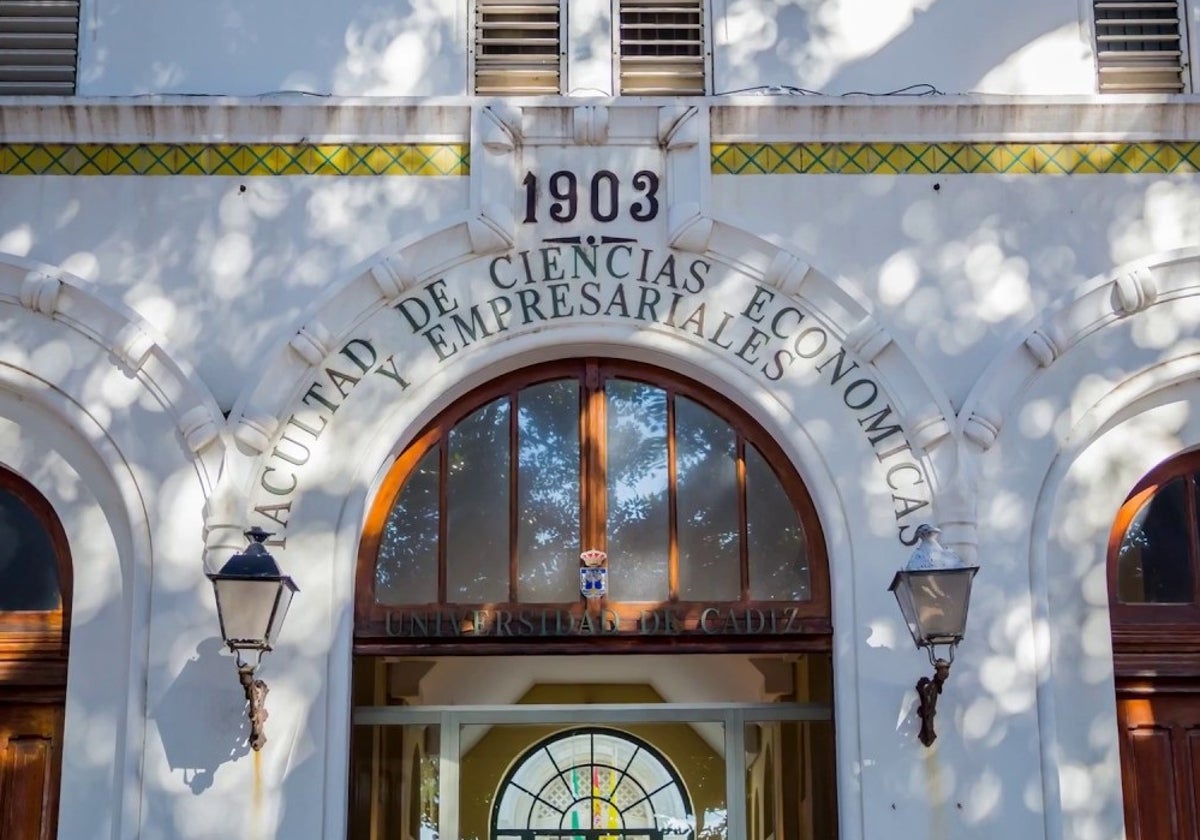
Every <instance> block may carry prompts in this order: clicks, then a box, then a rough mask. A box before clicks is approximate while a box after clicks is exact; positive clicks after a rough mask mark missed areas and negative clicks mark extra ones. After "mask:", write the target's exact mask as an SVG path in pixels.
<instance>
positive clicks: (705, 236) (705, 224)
mask: <svg viewBox="0 0 1200 840" xmlns="http://www.w3.org/2000/svg"><path fill="white" fill-rule="evenodd" d="M667 229H668V231H669V232H668V234H667V241H669V242H670V243H671V247H672V248H678V249H679V250H680V251H690V252H691V253H693V254H703V253H704V252H705V251H707V250H708V240H709V239H711V238H712V232H713V220H712V219H711V218H709V217H708V216H705V215H704V214H702V213H701V212H700V205H699V204H675V205H672V206H671V209H670V210H669V211H668V213H667Z"/></svg>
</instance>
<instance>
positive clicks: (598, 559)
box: [579, 548, 608, 568]
mask: <svg viewBox="0 0 1200 840" xmlns="http://www.w3.org/2000/svg"><path fill="white" fill-rule="evenodd" d="M607 558H608V555H607V554H605V553H604V552H603V551H600V550H599V549H596V548H589V549H588V550H587V551H585V552H583V553H581V554H580V555H579V559H580V560H582V561H583V565H585V566H587V567H589V568H595V567H596V566H599V565H600V564H601V563H603V562H604V561H605V560H606V559H607Z"/></svg>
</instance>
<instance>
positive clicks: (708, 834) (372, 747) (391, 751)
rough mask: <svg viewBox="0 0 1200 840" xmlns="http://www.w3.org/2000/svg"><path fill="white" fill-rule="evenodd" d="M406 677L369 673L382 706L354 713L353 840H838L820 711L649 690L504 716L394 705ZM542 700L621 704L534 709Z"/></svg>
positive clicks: (579, 688)
mask: <svg viewBox="0 0 1200 840" xmlns="http://www.w3.org/2000/svg"><path fill="white" fill-rule="evenodd" d="M583 661H585V660H584V659H583V658H580V662H581V663H582V662H583ZM412 665H413V663H412V662H409V663H408V666H409V667H405V668H401V669H399V670H391V671H389V669H388V666H387V665H377V666H376V671H377V672H378V673H380V674H384V675H385V676H384V679H385V681H386V689H387V691H388V692H391V695H390V696H391V698H392V700H390V701H388V702H390V703H391V704H384V703H382V702H381V700H382V698H383V696H384V694H383V693H380V692H376V693H375V694H374V696H371V695H369V694H367V693H365V692H363V693H360V696H359V698H358V705H356V707H355V710H354V715H353V723H354V744H353V758H352V780H351V788H352V792H351V797H352V814H351V819H350V837H351V838H354V840H359V838H362V840H385V838H386V840H441V838H447V839H448V838H455V840H489V838H494V840H672V838H680V839H681V840H718V838H720V840H782V838H785V837H786V838H788V840H806V838H816V837H820V838H832V837H835V836H836V819H835V816H834V811H835V803H834V792H833V791H834V783H833V755H832V743H833V737H832V709H831V707H830V705H829V703H828V702H808V701H806V700H805V699H803V698H801V699H796V696H795V693H793V695H792V696H791V697H786V698H781V699H780V700H779V701H776V702H763V703H731V702H705V703H679V702H667V701H665V700H664V699H663V698H662V697H661V696H659V695H658V694H657V692H656V691H655V690H654V689H653V688H652V687H650V686H646V685H635V684H620V683H608V684H580V683H563V684H557V685H537V686H534V687H532V688H531V689H530V690H528V691H526V692H524V694H523V695H522V696H521V697H520V699H519V700H518V702H515V703H509V704H504V705H477V704H472V705H444V704H443V705H432V704H429V705H421V704H420V699H419V697H417V696H416V695H408V696H407V699H405V700H404V701H403V703H402V704H398V703H395V702H394V698H395V697H396V696H397V695H396V692H404V691H416V687H415V686H410V687H408V688H406V687H405V686H404V685H403V684H404V683H405V681H406V680H409V679H410V678H412V677H413V676H414V673H417V674H419V673H420V672H421V667H429V666H420V665H418V666H417V667H416V670H415V672H414V670H413V668H412V667H411V666H412ZM581 667H582V665H581ZM480 676H482V673H480ZM563 676H566V674H564V675H563ZM419 681H420V680H419V678H418V679H417V682H419ZM462 688H464V689H465V686H463V687H462ZM474 691H475V692H476V693H477V694H485V695H486V693H487V688H486V686H482V687H476V688H475V689H474ZM802 693H803V692H801V694H802ZM554 697H594V698H598V699H606V700H607V699H612V698H618V699H620V700H628V701H629V702H571V703H551V702H540V701H544V700H546V699H551V698H554Z"/></svg>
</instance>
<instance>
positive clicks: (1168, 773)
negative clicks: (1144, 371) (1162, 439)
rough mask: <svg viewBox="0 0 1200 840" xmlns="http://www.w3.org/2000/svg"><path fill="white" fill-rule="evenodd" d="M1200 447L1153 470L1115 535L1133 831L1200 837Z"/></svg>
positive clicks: (1137, 838)
mask: <svg viewBox="0 0 1200 840" xmlns="http://www.w3.org/2000/svg"><path fill="white" fill-rule="evenodd" d="M1198 490H1200V453H1195V452H1193V453H1189V454H1187V455H1183V456H1179V457H1176V458H1173V459H1171V460H1170V461H1167V462H1166V463H1164V464H1161V465H1160V466H1158V467H1156V468H1155V469H1154V470H1152V471H1151V472H1150V473H1149V474H1148V475H1147V476H1146V477H1145V478H1144V479H1142V481H1141V482H1139V484H1138V485H1137V487H1135V488H1134V490H1133V492H1132V493H1130V495H1129V498H1128V500H1127V501H1126V502H1125V504H1124V505H1123V506H1122V507H1121V510H1120V512H1119V514H1118V515H1117V520H1116V523H1115V524H1114V527H1113V531H1112V536H1111V538H1110V541H1109V559H1108V574H1109V579H1108V582H1109V603H1110V609H1111V615H1112V627H1113V657H1114V670H1115V676H1116V686H1117V723H1118V727H1119V731H1120V750H1121V781H1122V786H1123V789H1124V801H1125V826H1126V835H1127V836H1128V837H1130V838H1134V840H1151V838H1153V839H1154V840H1159V839H1160V838H1161V840H1176V838H1178V840H1184V838H1192V837H1196V836H1197V834H1198V833H1200V810H1198V808H1200V493H1198Z"/></svg>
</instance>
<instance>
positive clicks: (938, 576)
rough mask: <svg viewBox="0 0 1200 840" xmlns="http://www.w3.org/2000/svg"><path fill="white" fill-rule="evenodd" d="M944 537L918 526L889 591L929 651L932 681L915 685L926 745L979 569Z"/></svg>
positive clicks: (918, 642) (917, 639) (923, 680)
mask: <svg viewBox="0 0 1200 840" xmlns="http://www.w3.org/2000/svg"><path fill="white" fill-rule="evenodd" d="M940 533H941V531H940V530H938V529H937V528H935V527H933V526H932V525H919V526H918V527H917V531H916V536H917V539H918V540H919V541H920V542H919V543H918V544H917V547H916V548H915V549H914V550H913V553H912V556H911V557H910V558H909V560H908V564H907V565H906V566H905V567H904V568H903V569H901V570H900V571H898V572H896V576H895V577H894V578H892V585H891V586H890V587H889V589H890V590H891V591H892V592H893V593H894V594H895V596H896V601H897V602H898V603H899V604H900V612H902V613H903V614H904V620H905V622H906V623H907V624H908V631H909V632H910V633H912V637H913V641H914V642H915V643H916V645H917V647H918V648H925V651H926V653H928V654H929V663H930V664H931V665H933V679H930V678H929V677H921V679H919V680H918V681H917V697H918V698H919V699H920V704H919V705H918V707H917V715H918V716H919V717H920V718H921V731H920V733H919V734H918V735H917V737H918V738H919V739H920V741H921V743H922V744H924V745H925V746H927V747H928V746H930V745H931V744H932V743H933V742H934V739H935V738H937V733H936V732H935V731H934V729H933V716H934V714H935V713H936V712H937V699H938V695H939V694H941V693H942V684H943V683H944V682H945V681H946V678H947V677H949V676H950V663H952V662H953V661H954V649H955V647H957V645H958V643H959V642H960V641H962V637H963V630H964V628H966V626H967V606H968V605H969V604H970V601H971V582H972V580H973V579H974V578H975V573H976V572H978V571H979V567H978V566H970V565H967V564H966V563H965V562H963V560H962V558H961V557H959V556H958V555H957V554H955V553H954V552H953V551H951V550H950V549H948V548H945V547H944V546H942V545H941V544H940V543H939V542H938V540H937V535H938V534H940ZM939 645H941V646H943V647H944V648H945V656H938V654H937V647H938V646H939Z"/></svg>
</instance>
